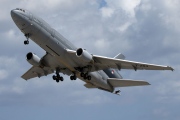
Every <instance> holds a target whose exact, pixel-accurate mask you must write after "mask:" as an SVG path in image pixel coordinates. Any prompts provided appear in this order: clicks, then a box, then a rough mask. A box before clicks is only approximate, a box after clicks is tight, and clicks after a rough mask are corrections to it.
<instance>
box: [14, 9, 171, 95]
mask: <svg viewBox="0 0 180 120" xmlns="http://www.w3.org/2000/svg"><path fill="white" fill-rule="evenodd" d="M11 17H12V19H13V21H14V23H15V24H16V26H17V27H18V28H19V29H20V30H21V32H22V33H23V34H24V36H25V37H26V40H25V41H24V44H25V45H28V44H29V38H30V39H31V40H32V41H34V42H35V43H36V44H37V45H39V46H40V47H41V48H42V49H44V50H45V51H46V54H45V55H44V56H43V57H42V58H39V57H38V56H37V55H36V54H34V53H32V52H29V53H27V55H26V59H27V61H28V62H29V63H30V64H31V65H32V67H31V68H30V69H29V70H28V71H27V72H26V73H24V74H23V75H22V76H21V77H22V78H23V79H25V80H29V79H31V78H35V77H39V78H40V77H42V76H47V75H49V74H52V73H54V75H53V76H52V79H53V80H55V81H56V82H60V81H63V80H64V78H63V77H62V76H61V75H60V73H63V74H65V75H68V76H70V79H71V80H76V79H77V78H79V79H80V80H82V81H84V82H85V84H84V86H85V87H86V88H97V89H100V90H104V91H107V92H111V93H114V94H117V95H119V94H120V90H116V88H118V87H128V86H143V85H150V84H149V83H148V82H146V81H143V80H131V79H123V77H122V76H121V75H120V73H119V71H120V70H122V69H129V70H135V71H137V70H172V71H173V70H174V69H173V68H172V67H170V66H163V65H155V64H149V63H142V62H136V61H129V60H125V56H124V55H123V54H121V53H119V54H118V55H117V56H115V57H114V58H110V57H105V56H99V55H94V54H92V53H89V52H88V51H87V50H86V49H84V48H77V47H75V46H74V45H73V44H72V43H71V42H70V41H69V40H67V39H66V38H65V37H63V36H62V35H61V34H60V33H59V32H57V31H56V30H55V29H53V28H52V27H51V26H50V25H49V24H48V23H46V22H45V21H44V20H43V19H41V18H40V17H38V16H36V15H34V14H32V13H31V12H30V11H28V10H25V9H22V8H16V9H13V10H11Z"/></svg>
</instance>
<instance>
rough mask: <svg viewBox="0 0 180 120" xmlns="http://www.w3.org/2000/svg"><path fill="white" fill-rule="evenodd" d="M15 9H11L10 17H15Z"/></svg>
mask: <svg viewBox="0 0 180 120" xmlns="http://www.w3.org/2000/svg"><path fill="white" fill-rule="evenodd" d="M16 14H17V13H16V10H11V17H12V18H13V17H15V16H16Z"/></svg>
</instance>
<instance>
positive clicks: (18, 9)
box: [16, 8, 25, 12]
mask: <svg viewBox="0 0 180 120" xmlns="http://www.w3.org/2000/svg"><path fill="white" fill-rule="evenodd" d="M16 10H20V11H22V12H25V10H23V9H20V8H16Z"/></svg>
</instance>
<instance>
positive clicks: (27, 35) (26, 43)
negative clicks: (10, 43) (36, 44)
mask: <svg viewBox="0 0 180 120" xmlns="http://www.w3.org/2000/svg"><path fill="white" fill-rule="evenodd" d="M24 36H25V37H26V39H27V40H25V41H24V44H25V45H28V44H29V36H30V34H29V33H27V34H25V35H24Z"/></svg>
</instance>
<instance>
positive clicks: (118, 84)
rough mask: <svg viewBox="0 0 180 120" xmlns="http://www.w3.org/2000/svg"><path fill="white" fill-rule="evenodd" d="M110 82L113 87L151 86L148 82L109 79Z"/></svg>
mask: <svg viewBox="0 0 180 120" xmlns="http://www.w3.org/2000/svg"><path fill="white" fill-rule="evenodd" d="M108 81H109V83H110V84H111V85H112V86H113V87H128V86H142V85H150V84H149V83H148V82H146V81H143V80H129V79H117V78H108Z"/></svg>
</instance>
